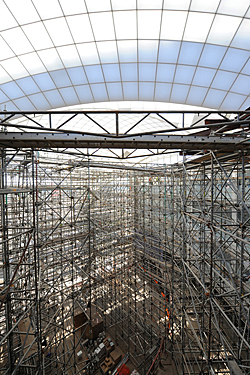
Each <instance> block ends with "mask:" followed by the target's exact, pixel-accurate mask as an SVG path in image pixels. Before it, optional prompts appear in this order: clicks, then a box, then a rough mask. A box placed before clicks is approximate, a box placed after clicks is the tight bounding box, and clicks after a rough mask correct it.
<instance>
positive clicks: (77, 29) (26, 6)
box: [0, 0, 250, 111]
mask: <svg viewBox="0 0 250 375" xmlns="http://www.w3.org/2000/svg"><path fill="white" fill-rule="evenodd" d="M0 13H1V23H0V109H5V108H6V109H7V110H20V111H21V110H28V109H31V110H45V109H53V108H61V107H65V106H69V105H79V104H86V103H97V102H104V101H107V102H109V101H131V100H133V101H155V102H167V103H179V104H187V105H194V106H196V105H199V106H201V107H204V108H205V107H210V108H214V109H223V110H225V109H228V110H240V109H246V108H247V107H248V106H249V102H250V96H249V95H250V86H249V81H250V69H249V66H250V38H249V35H250V6H249V0H239V1H234V0H220V1H219V0H210V1H204V0H178V1H176V0H155V1H149V0H137V1H135V0H127V1H120V0H85V1H80V0H71V1H68V0H43V1H40V0H23V1H20V0H0Z"/></svg>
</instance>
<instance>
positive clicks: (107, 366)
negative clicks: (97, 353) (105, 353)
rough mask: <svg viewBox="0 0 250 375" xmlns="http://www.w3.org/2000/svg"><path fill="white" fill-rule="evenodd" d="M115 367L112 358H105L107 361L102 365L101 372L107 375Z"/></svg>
mask: <svg viewBox="0 0 250 375" xmlns="http://www.w3.org/2000/svg"><path fill="white" fill-rule="evenodd" d="M113 367H114V362H113V360H112V358H110V357H109V358H108V357H106V358H105V361H103V362H102V363H101V370H102V373H103V374H107V373H108V372H109V371H111V370H112V369H113Z"/></svg>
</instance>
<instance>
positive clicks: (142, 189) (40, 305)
mask: <svg viewBox="0 0 250 375" xmlns="http://www.w3.org/2000/svg"><path fill="white" fill-rule="evenodd" d="M41 155H42V154H41V153H40V155H39V154H38V152H37V151H34V150H26V151H25V150H24V151H23V150H17V151H13V150H12V149H2V150H1V188H0V197H1V234H2V235H1V260H0V261H1V264H0V266H1V268H0V288H1V293H0V342H1V344H0V349H1V350H0V374H1V375H3V374H13V375H15V374H30V375H33V374H42V375H47V374H52V373H57V374H61V373H62V374H69V375H71V374H72V375H73V374H83V373H92V370H91V367H90V366H89V364H90V360H89V352H88V348H87V346H86V332H87V331H88V330H89V332H90V335H91V332H92V331H93V329H94V327H93V323H92V322H93V319H92V318H93V316H91V314H93V311H94V309H95V310H96V311H98V313H99V314H100V316H101V317H102V319H103V325H104V329H105V330H106V331H108V332H109V334H110V335H112V337H113V339H114V341H115V343H117V344H119V345H120V346H121V347H122V348H123V350H124V352H129V354H130V358H131V360H132V362H133V364H134V366H135V367H136V368H137V370H138V371H139V373H140V374H146V373H147V371H148V370H149V369H150V366H151V364H152V361H153V359H154V357H155V355H156V353H157V352H158V350H159V348H160V346H161V345H162V342H164V344H165V351H166V352H167V353H168V354H169V355H171V357H172V359H173V363H174V364H175V367H176V370H177V373H178V374H183V375H184V374H185V375H186V374H187V375H191V374H210V373H211V374H230V375H233V374H235V375H241V374H245V375H247V374H250V358H249V357H250V354H249V353H250V337H249V335H250V323H249V319H250V316H249V314H250V313H249V311H250V254H249V252H250V247H249V234H250V233H249V230H250V164H249V160H250V159H249V155H248V153H247V151H239V152H237V153H232V154H229V153H224V154H218V153H216V152H213V151H211V152H207V153H206V154H204V155H203V156H201V157H198V158H195V159H192V160H189V159H188V158H187V155H186V154H185V152H183V161H182V163H178V164H174V165H169V166H166V165H158V166H149V165H148V166H144V167H137V168H135V167H134V168H132V167H131V166H129V165H128V166H127V167H126V168H125V167H124V168H121V167H119V169H118V166H117V165H112V164H110V165H109V166H108V165H103V166H102V168H100V166H101V164H99V167H98V163H96V165H95V164H94V163H92V161H91V160H90V159H88V160H87V161H86V162H84V163H72V161H71V160H65V161H61V162H60V163H58V160H55V159H53V158H43V157H42V156H41ZM83 311H88V314H89V315H88V319H87V321H86V322H85V323H84V324H83V325H82V326H81V329H79V327H77V326H76V324H75V317H76V315H77V314H78V313H79V312H80V313H81V312H83ZM80 350H81V351H82V352H83V353H85V356H84V357H83V359H81V360H79V358H78V357H77V352H79V351H80Z"/></svg>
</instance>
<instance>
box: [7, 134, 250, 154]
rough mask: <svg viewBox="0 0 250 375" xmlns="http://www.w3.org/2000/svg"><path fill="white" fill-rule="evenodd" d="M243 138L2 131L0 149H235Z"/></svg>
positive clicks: (239, 147) (241, 147) (241, 146)
mask: <svg viewBox="0 0 250 375" xmlns="http://www.w3.org/2000/svg"><path fill="white" fill-rule="evenodd" d="M243 140H244V141H245V140H246V141H247V140H248V138H245V137H242V136H241V137H226V136H224V137H220V136H194V135H164V134H163V135H138V136H118V137H117V136H114V135H107V134H105V135H103V134H102V135H85V134H78V133H63V134H55V133H52V132H51V133H49V132H46V133H43V132H27V133H26V132H5V133H0V147H2V148H34V149H35V148H41V147H43V148H75V147H77V148H111V149H114V148H120V149H121V148H126V149H135V148H137V149H149V148H150V149H182V150H192V151H200V150H213V151H226V152H229V151H235V150H244V149H247V148H248V142H244V143H242V141H243Z"/></svg>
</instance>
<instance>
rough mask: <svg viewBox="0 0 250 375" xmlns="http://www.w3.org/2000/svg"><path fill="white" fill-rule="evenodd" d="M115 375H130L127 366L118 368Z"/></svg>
mask: <svg viewBox="0 0 250 375" xmlns="http://www.w3.org/2000/svg"><path fill="white" fill-rule="evenodd" d="M117 374H118V375H130V369H129V368H128V366H126V365H125V364H123V365H121V366H120V367H118V369H117Z"/></svg>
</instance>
